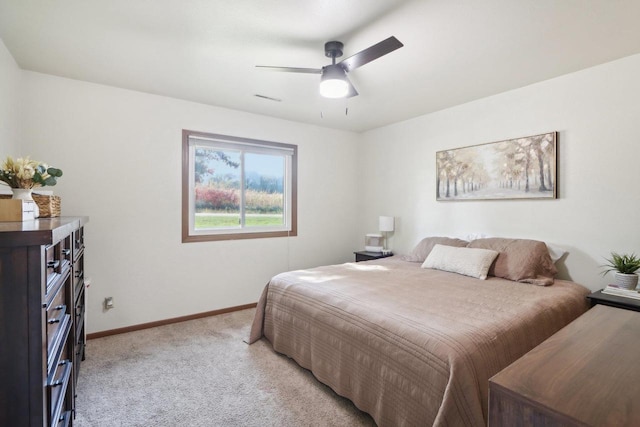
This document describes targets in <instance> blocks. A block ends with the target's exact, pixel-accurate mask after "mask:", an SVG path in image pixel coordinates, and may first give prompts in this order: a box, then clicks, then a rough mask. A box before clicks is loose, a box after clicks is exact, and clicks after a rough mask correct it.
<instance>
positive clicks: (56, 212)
mask: <svg viewBox="0 0 640 427" xmlns="http://www.w3.org/2000/svg"><path fill="white" fill-rule="evenodd" d="M12 197H13V196H12V195H11V194H0V199H10V198H12ZM31 197H33V201H34V202H36V205H38V209H39V210H40V215H39V218H53V217H56V216H60V201H61V199H60V196H53V195H51V196H46V195H43V194H36V193H33V194H32V195H31Z"/></svg>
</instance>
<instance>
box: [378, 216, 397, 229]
mask: <svg viewBox="0 0 640 427" xmlns="http://www.w3.org/2000/svg"><path fill="white" fill-rule="evenodd" d="M393 220H394V218H393V217H392V216H381V217H380V231H393V225H394V224H393V223H394V221H393Z"/></svg>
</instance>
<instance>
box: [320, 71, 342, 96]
mask: <svg viewBox="0 0 640 427" xmlns="http://www.w3.org/2000/svg"><path fill="white" fill-rule="evenodd" d="M348 93H349V83H347V75H346V73H345V72H344V69H343V68H342V67H341V66H339V65H335V64H334V65H327V66H326V67H324V69H323V70H322V77H321V78H320V95H322V96H324V97H325V98H344V97H346V96H347V94H348Z"/></svg>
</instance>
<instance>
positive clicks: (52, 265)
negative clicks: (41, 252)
mask: <svg viewBox="0 0 640 427" xmlns="http://www.w3.org/2000/svg"><path fill="white" fill-rule="evenodd" d="M58 267H60V261H59V260H55V261H47V268H58Z"/></svg>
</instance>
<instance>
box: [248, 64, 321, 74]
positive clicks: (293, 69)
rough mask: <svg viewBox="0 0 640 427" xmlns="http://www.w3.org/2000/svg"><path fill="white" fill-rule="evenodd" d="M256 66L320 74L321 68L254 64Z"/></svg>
mask: <svg viewBox="0 0 640 427" xmlns="http://www.w3.org/2000/svg"><path fill="white" fill-rule="evenodd" d="M256 68H264V69H265V70H269V71H282V72H285V73H306V74H322V69H321V68H296V67H271V66H269V65H256Z"/></svg>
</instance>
